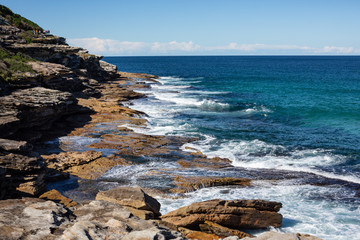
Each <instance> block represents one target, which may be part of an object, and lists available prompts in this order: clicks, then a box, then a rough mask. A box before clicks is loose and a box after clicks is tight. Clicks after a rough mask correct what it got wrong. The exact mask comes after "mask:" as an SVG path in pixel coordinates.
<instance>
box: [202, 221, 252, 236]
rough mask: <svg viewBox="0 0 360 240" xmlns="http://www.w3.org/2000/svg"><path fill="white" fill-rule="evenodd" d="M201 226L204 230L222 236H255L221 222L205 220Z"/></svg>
mask: <svg viewBox="0 0 360 240" xmlns="http://www.w3.org/2000/svg"><path fill="white" fill-rule="evenodd" d="M199 227H200V229H201V231H202V232H206V233H211V234H215V235H217V236H220V237H221V238H224V237H230V236H237V237H239V238H244V237H253V236H252V235H251V234H248V233H245V232H242V231H239V230H234V229H230V228H227V227H223V226H221V225H219V224H216V223H214V222H210V221H205V223H204V224H200V225H199Z"/></svg>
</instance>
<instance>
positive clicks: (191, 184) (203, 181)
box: [171, 176, 250, 193]
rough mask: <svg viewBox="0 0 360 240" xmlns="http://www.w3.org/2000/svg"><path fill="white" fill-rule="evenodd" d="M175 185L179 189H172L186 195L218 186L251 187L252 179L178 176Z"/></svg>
mask: <svg viewBox="0 0 360 240" xmlns="http://www.w3.org/2000/svg"><path fill="white" fill-rule="evenodd" d="M174 181H175V182H174V183H175V185H176V186H177V188H174V189H171V191H172V192H175V193H186V192H192V191H196V190H198V189H201V188H207V187H216V186H228V185H236V186H249V185H250V179H248V178H232V177H223V178H221V177H191V176H187V177H182V176H176V177H175V179H174Z"/></svg>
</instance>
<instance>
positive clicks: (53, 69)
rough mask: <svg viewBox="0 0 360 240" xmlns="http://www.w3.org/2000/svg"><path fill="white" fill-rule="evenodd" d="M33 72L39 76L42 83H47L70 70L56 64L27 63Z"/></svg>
mask: <svg viewBox="0 0 360 240" xmlns="http://www.w3.org/2000/svg"><path fill="white" fill-rule="evenodd" d="M28 64H29V65H30V66H31V67H32V68H33V70H34V71H36V72H37V73H39V74H41V76H42V80H43V81H48V80H50V79H52V78H54V77H57V76H59V75H61V74H68V73H70V69H69V68H67V67H65V66H63V65H60V64H56V63H49V62H39V61H38V62H29V63H28Z"/></svg>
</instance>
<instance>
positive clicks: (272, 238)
mask: <svg viewBox="0 0 360 240" xmlns="http://www.w3.org/2000/svg"><path fill="white" fill-rule="evenodd" d="M243 240H321V239H320V238H318V237H315V236H311V235H308V234H299V233H297V234H295V233H279V232H273V231H270V232H265V233H262V234H261V235H260V236H258V237H255V238H249V237H246V238H243Z"/></svg>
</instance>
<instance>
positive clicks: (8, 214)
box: [0, 198, 70, 240]
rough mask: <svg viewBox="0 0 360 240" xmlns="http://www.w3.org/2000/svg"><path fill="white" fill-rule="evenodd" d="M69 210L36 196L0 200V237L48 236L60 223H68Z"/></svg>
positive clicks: (45, 237)
mask: <svg viewBox="0 0 360 240" xmlns="http://www.w3.org/2000/svg"><path fill="white" fill-rule="evenodd" d="M69 216H70V212H69V211H68V210H66V209H65V208H63V207H62V206H61V205H58V204H56V203H54V202H51V201H44V200H41V199H36V198H24V199H11V200H2V201H0V239H7V240H12V239H14V240H15V239H55V238H48V236H49V235H51V234H52V232H54V231H55V230H56V229H58V228H59V226H60V225H61V224H66V223H69V221H70V219H69Z"/></svg>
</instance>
